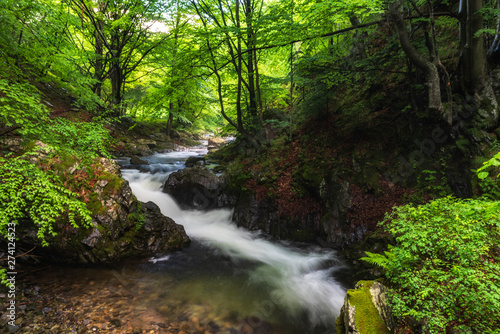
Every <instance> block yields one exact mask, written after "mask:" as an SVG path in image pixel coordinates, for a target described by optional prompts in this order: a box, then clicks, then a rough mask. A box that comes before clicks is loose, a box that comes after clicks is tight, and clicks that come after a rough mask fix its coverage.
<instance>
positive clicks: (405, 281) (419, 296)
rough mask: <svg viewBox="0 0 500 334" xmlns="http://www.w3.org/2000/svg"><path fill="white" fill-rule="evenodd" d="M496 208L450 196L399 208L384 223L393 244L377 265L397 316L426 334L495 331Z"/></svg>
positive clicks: (499, 235) (499, 305)
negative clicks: (394, 240)
mask: <svg viewBox="0 0 500 334" xmlns="http://www.w3.org/2000/svg"><path fill="white" fill-rule="evenodd" d="M499 215H500V202H494V201H488V200H486V199H474V200H459V199H453V198H450V197H446V198H441V199H438V200H435V201H432V202H430V203H428V204H426V205H421V206H418V207H413V206H410V205H406V206H402V207H396V208H395V209H394V211H393V213H392V214H390V215H389V216H388V217H387V218H386V219H385V221H384V222H383V226H384V229H385V230H386V231H388V232H389V233H391V234H392V235H393V236H394V237H395V239H396V245H395V246H394V248H393V249H391V250H390V251H389V253H386V256H385V259H384V258H382V257H383V256H382V255H380V256H374V255H371V256H370V255H369V257H368V261H370V262H371V263H376V264H381V265H382V266H383V267H384V268H385V270H386V276H387V278H388V280H389V281H390V283H391V284H392V292H391V294H390V298H389V302H390V305H391V307H392V309H393V312H394V313H395V315H396V316H397V317H398V318H399V319H402V320H404V319H405V318H411V319H414V320H416V321H417V322H418V323H419V324H420V325H421V327H422V330H423V332H426V333H444V332H470V331H472V332H475V333H493V332H494V331H495V330H498V328H500V318H498V314H500V248H499V246H498V245H499V244H500V220H499Z"/></svg>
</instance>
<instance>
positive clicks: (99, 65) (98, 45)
mask: <svg viewBox="0 0 500 334" xmlns="http://www.w3.org/2000/svg"><path fill="white" fill-rule="evenodd" d="M97 26H98V27H99V28H101V29H102V21H99V22H98V23H97ZM99 28H97V29H99ZM97 29H96V31H95V57H96V59H95V66H94V79H95V80H96V83H95V84H94V87H93V92H94V93H95V94H96V95H97V96H98V97H99V98H101V96H102V81H103V79H104V78H103V73H104V62H103V55H104V46H103V42H102V38H101V34H100V33H99V31H98V30H97Z"/></svg>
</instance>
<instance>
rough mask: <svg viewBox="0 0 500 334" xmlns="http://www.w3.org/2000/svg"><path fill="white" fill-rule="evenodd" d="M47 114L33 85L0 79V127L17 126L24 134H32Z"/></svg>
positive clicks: (37, 131)
mask: <svg viewBox="0 0 500 334" xmlns="http://www.w3.org/2000/svg"><path fill="white" fill-rule="evenodd" d="M48 114H49V112H48V110H47V109H46V108H45V107H44V106H43V105H41V104H40V97H39V95H38V93H37V91H36V90H35V88H34V87H33V86H31V85H29V84H22V83H17V82H9V81H8V80H5V79H0V129H2V128H3V129H5V130H4V131H8V130H10V129H18V128H19V132H21V133H22V134H24V135H34V134H36V133H39V132H40V131H41V130H40V127H41V125H42V123H43V121H45V120H47V119H48ZM0 136H1V133H0Z"/></svg>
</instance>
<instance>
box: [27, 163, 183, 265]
mask: <svg viewBox="0 0 500 334" xmlns="http://www.w3.org/2000/svg"><path fill="white" fill-rule="evenodd" d="M96 168H97V169H98V170H99V175H100V176H99V179H98V180H97V181H96V183H95V184H94V186H93V188H92V193H90V194H87V195H86V197H85V198H86V201H88V202H87V207H88V208H89V209H90V210H91V211H92V212H93V220H92V227H90V228H75V227H72V226H71V225H70V224H68V223H67V221H65V219H61V220H60V221H58V222H57V223H56V224H54V232H56V235H54V236H48V237H46V240H47V241H48V243H49V245H48V246H46V247H42V246H41V241H40V239H39V238H38V237H37V235H36V227H35V226H34V225H33V223H31V222H29V221H22V222H20V225H19V226H18V228H17V231H18V236H19V240H20V242H19V247H20V248H19V249H20V250H21V249H28V250H29V249H31V248H33V247H34V246H35V250H34V251H33V252H32V253H31V254H35V255H39V256H41V257H43V258H44V259H45V260H48V261H54V262H58V263H70V264H75V263H80V264H86V263H106V262H112V261H116V260H119V259H121V258H124V257H128V256H149V255H157V254H164V253H167V252H170V251H173V250H178V249H181V248H182V247H183V246H184V245H186V244H187V243H189V238H188V237H187V235H186V233H185V231H184V228H183V227H182V226H181V225H178V224H176V223H175V222H174V221H173V220H172V219H170V218H167V217H165V216H163V215H162V214H161V212H160V210H159V208H158V207H157V206H156V205H155V204H153V203H145V204H144V203H140V202H139V201H138V200H137V199H136V197H135V196H134V195H133V193H132V190H131V188H130V186H129V184H128V182H127V181H125V180H124V179H123V178H121V176H120V172H119V168H118V166H117V165H116V163H114V162H113V161H112V160H109V159H104V158H102V159H101V160H100V161H99V163H98V165H97V167H96ZM67 172H69V173H75V172H77V170H76V169H75V168H73V167H72V168H69V170H68V171H67Z"/></svg>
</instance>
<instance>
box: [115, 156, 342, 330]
mask: <svg viewBox="0 0 500 334" xmlns="http://www.w3.org/2000/svg"><path fill="white" fill-rule="evenodd" d="M203 153H206V149H205V148H199V149H193V150H190V151H183V152H171V153H166V154H155V155H153V156H150V157H146V160H147V161H149V163H150V165H149V166H142V168H141V169H142V171H139V170H136V169H127V168H126V167H127V166H126V165H125V166H124V167H125V168H123V169H122V174H123V176H124V178H125V179H126V180H128V181H129V183H130V186H131V188H132V191H133V192H134V194H135V195H136V196H137V197H138V199H139V200H141V201H143V202H147V201H153V202H155V203H156V204H157V205H158V206H159V207H160V208H161V211H162V213H163V214H164V215H166V216H168V217H171V218H172V219H174V221H176V222H177V223H178V224H181V225H183V226H184V228H185V230H186V233H187V234H188V235H189V236H190V238H191V239H192V245H191V246H190V247H188V248H186V249H185V250H183V251H181V252H177V253H174V254H169V255H166V256H164V257H159V258H152V259H150V261H149V263H148V264H144V265H143V266H142V268H143V269H144V270H145V271H154V272H156V273H159V274H165V276H166V277H170V278H173V280H174V281H175V282H176V286H175V287H174V288H173V289H172V288H170V289H169V290H170V292H169V293H168V294H167V296H166V297H165V299H171V298H180V299H182V300H185V301H186V306H188V305H204V306H205V307H207V308H208V309H210V310H212V311H213V312H214V314H213V316H214V317H215V318H222V319H226V320H232V322H233V323H232V324H230V326H231V328H232V330H234V329H236V330H237V332H238V331H239V332H244V331H245V330H246V331H247V332H250V333H251V332H255V333H256V332H258V333H286V334H295V333H297V334H299V333H301V334H303V333H334V332H335V331H334V327H335V326H334V324H335V318H336V317H337V316H338V314H339V311H340V308H341V306H342V303H343V298H344V295H345V291H346V288H345V287H344V286H343V284H341V283H340V282H341V281H342V279H341V278H339V276H340V275H341V271H342V269H343V268H344V267H343V265H342V263H340V261H339V260H338V258H337V257H336V255H335V253H334V252H333V251H331V250H325V249H321V248H319V247H317V246H313V245H304V244H292V243H289V242H276V241H271V240H269V239H268V238H266V236H264V235H261V234H259V232H255V231H248V230H246V229H243V228H238V227H237V226H236V225H235V224H234V223H232V221H231V215H232V212H231V210H224V209H220V210H212V211H208V212H203V211H186V210H181V209H180V208H179V207H178V206H177V204H176V203H175V201H174V199H172V198H171V197H170V196H169V195H168V194H165V193H163V192H161V187H162V185H163V183H164V182H165V180H166V179H167V178H168V176H169V175H170V173H172V172H174V171H176V170H179V169H181V168H183V165H184V161H185V160H186V159H187V158H188V157H189V156H192V155H199V154H203ZM125 162H126V161H121V164H123V163H125ZM160 281H161V279H160ZM157 284H160V283H159V282H158V283H157ZM156 288H159V289H161V287H158V286H157V287H156ZM205 320H206V321H210V319H205ZM200 321H202V319H200ZM229 322H231V321H229ZM218 326H220V325H218ZM222 332H223V331H221V333H222ZM228 333H232V332H231V331H230V330H229V331H228Z"/></svg>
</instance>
